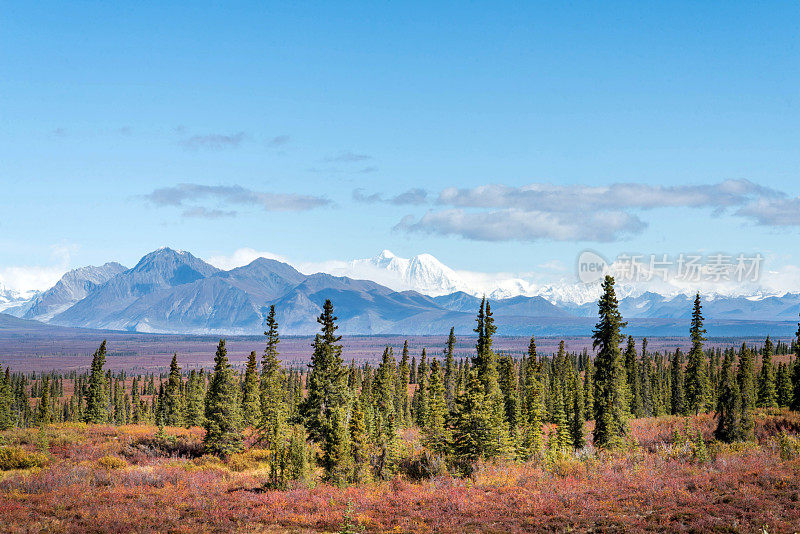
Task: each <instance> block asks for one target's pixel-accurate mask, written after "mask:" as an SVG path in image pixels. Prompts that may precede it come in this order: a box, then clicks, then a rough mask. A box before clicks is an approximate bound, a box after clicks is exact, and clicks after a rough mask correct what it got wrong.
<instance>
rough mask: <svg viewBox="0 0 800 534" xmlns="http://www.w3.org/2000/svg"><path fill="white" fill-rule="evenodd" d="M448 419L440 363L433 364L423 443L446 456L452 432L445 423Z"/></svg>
mask: <svg viewBox="0 0 800 534" xmlns="http://www.w3.org/2000/svg"><path fill="white" fill-rule="evenodd" d="M446 417H447V399H446V396H445V388H444V383H443V377H442V370H441V367H440V366H439V361H438V360H436V359H434V360H433V361H432V362H431V374H430V380H429V382H428V413H427V415H426V417H425V426H424V427H423V428H422V433H423V442H424V443H425V445H426V446H427V447H429V448H430V449H431V450H432V451H434V452H436V453H438V454H441V455H444V454H445V453H446V452H447V450H448V444H449V442H450V438H451V435H450V432H449V431H448V429H447V427H446V425H445V421H446Z"/></svg>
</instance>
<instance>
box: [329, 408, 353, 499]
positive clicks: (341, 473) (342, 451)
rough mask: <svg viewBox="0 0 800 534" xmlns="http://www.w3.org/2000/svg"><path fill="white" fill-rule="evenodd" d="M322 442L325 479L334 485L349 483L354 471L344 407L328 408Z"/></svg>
mask: <svg viewBox="0 0 800 534" xmlns="http://www.w3.org/2000/svg"><path fill="white" fill-rule="evenodd" d="M326 411H327V417H326V418H325V420H324V428H323V436H324V440H323V442H322V462H321V463H322V468H323V469H324V474H323V478H324V480H325V481H326V482H328V483H330V484H334V485H338V486H341V485H344V484H345V483H347V480H348V478H349V477H350V475H351V473H352V469H353V462H352V457H351V456H350V432H349V428H348V422H347V413H346V411H345V407H344V406H342V405H339V406H335V407H331V408H328V409H327V410H326Z"/></svg>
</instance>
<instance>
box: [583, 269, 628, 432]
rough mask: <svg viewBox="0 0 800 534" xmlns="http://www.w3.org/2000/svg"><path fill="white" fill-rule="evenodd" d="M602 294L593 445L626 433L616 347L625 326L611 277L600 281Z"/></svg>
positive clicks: (595, 338)
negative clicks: (601, 282)
mask: <svg viewBox="0 0 800 534" xmlns="http://www.w3.org/2000/svg"><path fill="white" fill-rule="evenodd" d="M602 289H603V295H602V296H601V297H600V301H599V302H598V308H599V309H598V314H599V321H598V323H597V325H596V326H595V328H594V331H593V334H592V339H593V344H592V345H593V347H594V349H595V350H596V352H597V356H596V357H595V365H594V370H595V378H594V383H595V387H594V420H595V427H594V444H595V446H598V447H610V446H615V445H617V444H619V443H620V442H621V441H622V440H623V439H624V438H625V436H626V435H627V432H628V424H627V410H626V408H625V401H626V394H625V379H626V373H625V368H624V367H623V363H622V354H621V352H620V348H619V342H620V335H621V334H620V330H621V329H622V328H624V327H625V324H626V323H624V322H623V321H622V316H621V315H620V313H619V305H618V303H617V296H616V294H615V292H614V278H613V277H611V276H606V277H605V279H604V280H603V285H602Z"/></svg>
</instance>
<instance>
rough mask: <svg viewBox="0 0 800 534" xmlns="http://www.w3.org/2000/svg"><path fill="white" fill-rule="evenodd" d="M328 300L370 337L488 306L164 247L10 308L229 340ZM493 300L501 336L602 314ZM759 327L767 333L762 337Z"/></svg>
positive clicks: (640, 305)
mask: <svg viewBox="0 0 800 534" xmlns="http://www.w3.org/2000/svg"><path fill="white" fill-rule="evenodd" d="M373 259H374V260H375V261H372V260H369V262H370V265H371V266H373V267H376V268H378V267H380V268H385V269H387V270H394V272H396V273H397V276H400V277H402V278H403V280H406V281H407V282H408V284H409V285H414V284H417V285H418V284H422V283H424V284H429V285H433V286H435V288H436V291H434V293H441V292H442V291H445V290H448V289H452V288H454V287H459V284H462V283H463V280H460V279H459V278H458V275H457V273H455V271H452V270H449V271H448V269H449V268H446V266H443V264H441V263H440V262H438V260H436V259H435V258H433V257H432V256H428V255H420V256H418V257H415V258H414V259H409V260H404V259H402V258H398V257H397V256H394V255H393V254H391V253H390V252H388V251H384V252H383V253H381V254H380V255H378V256H377V257H376V258H373ZM381 266H383V267H381ZM443 267H444V268H443ZM325 299H331V300H332V302H333V303H334V307H335V311H336V315H337V316H338V318H339V325H340V332H342V333H346V334H365V335H371V334H407V335H421V334H441V333H443V332H444V333H446V332H447V331H449V329H450V327H451V326H452V327H455V328H456V332H458V333H461V334H471V333H472V328H473V327H474V320H475V312H476V311H477V308H478V305H479V303H480V298H479V297H477V296H475V295H474V294H471V293H468V292H465V291H461V290H455V291H449V292H447V293H443V294H436V295H434V296H431V295H426V294H423V293H421V292H418V291H414V290H396V289H392V288H390V287H387V286H386V285H382V284H381V283H378V282H375V281H371V280H361V279H355V278H352V277H348V276H334V275H331V274H326V273H314V274H308V275H307V274H303V273H301V272H300V271H298V270H297V269H295V268H294V267H292V266H291V265H288V264H287V263H283V262H280V261H277V260H273V259H266V258H258V259H256V260H254V261H253V262H251V263H250V264H248V265H245V266H242V267H237V268H234V269H230V270H221V269H218V268H216V267H214V266H212V265H210V264H208V263H207V262H205V261H203V260H202V259H199V258H197V257H195V256H193V255H192V254H191V253H189V252H184V251H178V250H173V249H170V248H161V249H158V250H156V251H153V252H151V253H149V254H147V255H145V256H144V257H142V258H141V260H139V262H138V263H137V264H136V265H135V266H134V267H133V268H130V269H127V268H125V267H123V266H122V265H120V264H118V263H113V262H112V263H107V264H105V265H102V266H99V267H84V268H81V269H76V270H73V271H70V272H69V273H67V274H65V275H64V276H63V277H62V279H61V280H59V282H58V283H56V285H54V286H53V287H52V288H51V289H49V290H47V291H45V292H43V293H41V294H39V295H37V296H35V297H34V298H33V299H31V300H29V301H27V303H26V304H24V305H18V306H16V307H13V308H10V309H9V310H7V312H9V313H11V314H12V315H15V316H17V317H23V318H24V319H35V320H38V321H41V322H45V323H48V324H51V325H59V326H64V327H73V328H90V329H110V330H121V331H133V332H150V333H185V334H220V335H233V334H261V333H262V332H263V331H264V322H265V317H266V314H267V313H268V310H269V306H270V305H272V304H274V305H275V307H276V311H277V315H278V320H279V324H280V329H281V332H282V333H284V334H288V335H293V334H298V335H307V334H313V333H314V332H316V331H317V330H318V324H317V322H316V317H317V316H318V315H319V313H320V311H321V308H322V304H323V302H324V301H325ZM488 300H489V302H490V304H491V306H492V310H493V312H494V316H495V318H496V321H497V325H498V327H499V330H498V333H500V334H509V335H512V334H513V335H528V334H532V333H536V334H537V335H588V334H590V333H591V329H592V326H593V322H594V319H595V317H596V313H597V309H596V303H595V302H591V301H590V302H586V303H582V304H577V303H572V302H568V303H554V302H553V301H552V300H551V299H548V298H545V297H544V296H542V295H536V296H524V295H517V296H513V297H509V298H496V297H490V298H489V299H488ZM619 302H620V310H621V312H622V315H623V317H624V318H625V319H626V320H629V321H630V325H629V330H630V331H632V332H633V331H639V332H643V333H644V334H645V335H646V334H647V332H651V335H685V334H686V332H687V331H688V320H689V316H690V313H691V298H690V297H688V296H686V295H677V296H673V297H665V296H662V295H659V294H658V293H653V292H645V293H641V294H638V295H630V296H623V297H621V298H620V299H619ZM703 305H704V314H705V317H706V319H707V327H708V329H709V332H710V335H715V332H714V330H713V329H714V328H715V327H716V328H718V332H716V334H717V335H737V334H739V335H746V334H748V333H757V334H761V333H762V332H763V330H764V329H765V328H767V327H765V326H764V325H773V326H775V328H777V329H778V331H779V332H784V331H785V330H786V331H787V332H788V328H789V325H791V324H792V323H793V322H796V321H797V318H798V312H800V294H796V293H787V294H785V295H782V296H774V297H766V298H759V299H752V298H746V297H719V296H717V297H714V298H709V299H704V302H703ZM756 327H757V328H759V329H761V330H760V331H758V332H755V331H754V329H755V328H756ZM751 330H753V332H751ZM778 331H776V333H778ZM792 333H793V332H792Z"/></svg>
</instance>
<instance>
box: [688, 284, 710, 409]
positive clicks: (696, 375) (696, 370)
mask: <svg viewBox="0 0 800 534" xmlns="http://www.w3.org/2000/svg"><path fill="white" fill-rule="evenodd" d="M702 308H703V307H702V306H701V305H700V293H697V295H695V298H694V308H693V309H692V326H691V328H690V330H689V333H690V336H691V339H692V348H691V350H690V351H689V361H688V363H687V364H686V378H685V396H686V397H685V398H686V406H685V411H686V412H687V413H694V414H695V415H697V414H699V413H700V412H701V411H704V410H705V407H706V403H707V402H708V376H707V374H706V360H705V355H704V354H703V342H704V341H705V340H706V338H705V337H704V336H703V334H705V333H706V330H705V328H703V314H702Z"/></svg>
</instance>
